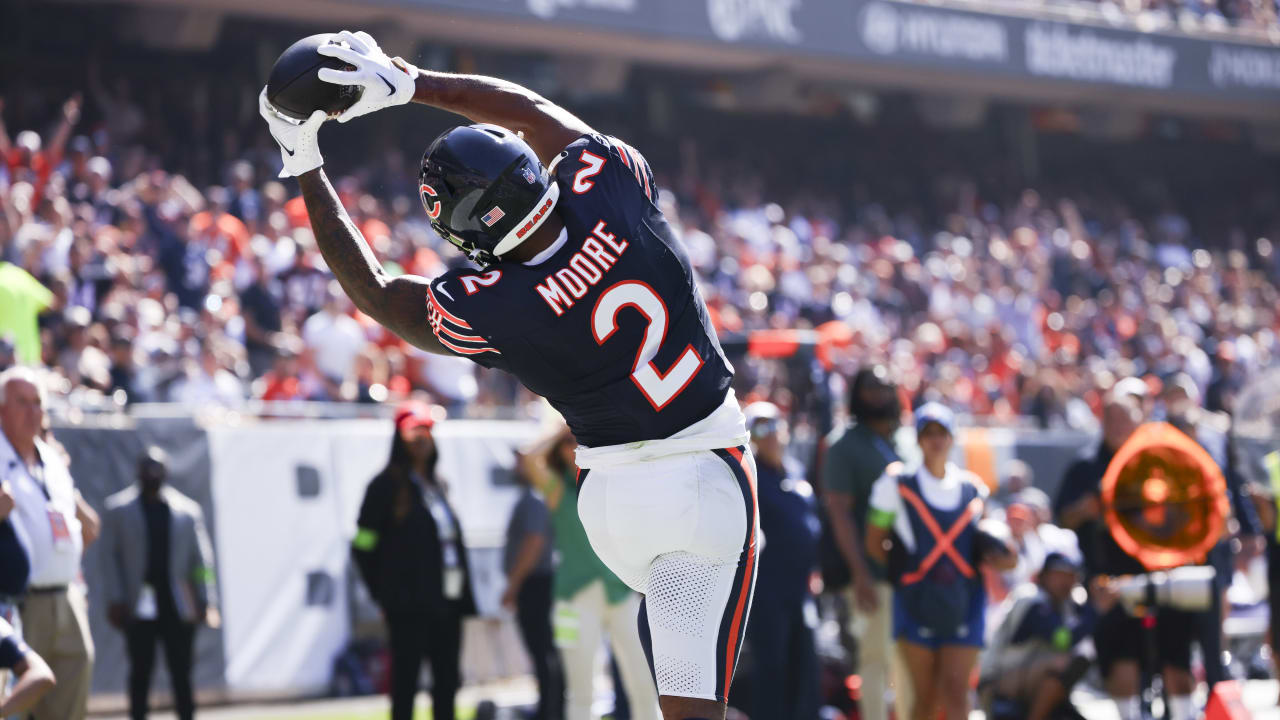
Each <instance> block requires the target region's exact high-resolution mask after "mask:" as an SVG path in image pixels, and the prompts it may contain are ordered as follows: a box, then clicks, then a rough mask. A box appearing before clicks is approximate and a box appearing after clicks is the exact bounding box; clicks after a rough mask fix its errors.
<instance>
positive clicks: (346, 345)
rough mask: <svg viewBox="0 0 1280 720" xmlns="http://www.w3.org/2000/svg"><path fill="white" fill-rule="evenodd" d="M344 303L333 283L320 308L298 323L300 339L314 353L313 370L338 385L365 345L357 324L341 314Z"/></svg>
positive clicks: (334, 282) (362, 334) (348, 373)
mask: <svg viewBox="0 0 1280 720" xmlns="http://www.w3.org/2000/svg"><path fill="white" fill-rule="evenodd" d="M347 302H348V301H347V300H346V298H345V297H343V296H342V294H341V291H340V289H339V288H338V281H336V280H334V281H332V282H331V283H330V287H329V291H328V294H327V297H326V299H325V304H324V307H323V308H321V310H320V312H317V313H316V314H314V315H312V316H311V317H309V318H307V320H306V322H304V323H302V339H303V340H304V341H305V342H306V343H307V347H309V348H311V349H313V350H314V351H315V354H316V355H315V357H316V368H317V369H319V370H320V372H322V373H324V376H325V377H327V378H329V380H331V381H333V382H334V383H338V384H341V383H342V381H343V380H345V379H346V378H347V376H348V375H350V374H351V369H352V365H353V364H354V363H355V360H356V355H359V354H360V350H361V349H362V348H363V347H364V346H365V343H366V342H367V340H366V339H365V336H364V331H363V330H362V329H361V328H360V323H358V322H356V321H355V319H354V318H352V317H351V316H350V315H347V314H346V313H345V312H344V310H345V308H344V305H346V304H347Z"/></svg>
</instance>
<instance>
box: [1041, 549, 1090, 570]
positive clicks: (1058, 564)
mask: <svg viewBox="0 0 1280 720" xmlns="http://www.w3.org/2000/svg"><path fill="white" fill-rule="evenodd" d="M1082 569H1083V568H1082V567H1081V563H1080V561H1079V559H1077V558H1075V557H1073V556H1071V555H1068V554H1066V553H1063V552H1059V551H1057V550H1055V551H1053V552H1051V553H1049V554H1048V555H1045V556H1044V567H1042V568H1040V572H1042V573H1047V572H1049V571H1050V570H1065V571H1067V572H1071V573H1079V572H1080V571H1081V570H1082Z"/></svg>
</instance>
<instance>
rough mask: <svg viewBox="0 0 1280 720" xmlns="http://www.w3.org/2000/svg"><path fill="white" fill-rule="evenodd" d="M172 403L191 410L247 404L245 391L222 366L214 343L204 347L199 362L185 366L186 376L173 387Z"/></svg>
mask: <svg viewBox="0 0 1280 720" xmlns="http://www.w3.org/2000/svg"><path fill="white" fill-rule="evenodd" d="M169 400H170V401H171V402H178V403H183V404H184V405H188V406H191V407H207V406H214V407H227V408H238V407H240V406H241V405H242V404H244V387H243V386H242V384H241V382H240V380H239V379H238V378H237V377H236V376H235V374H233V373H232V372H231V371H230V370H227V369H226V368H224V367H223V366H222V364H221V363H220V362H219V360H218V353H217V351H216V350H215V348H213V347H212V343H211V342H210V341H206V342H204V343H203V344H201V347H200V350H199V357H198V358H187V359H186V360H185V361H184V362H183V373H182V375H180V376H178V377H177V378H176V379H175V380H174V381H173V384H172V385H170V386H169Z"/></svg>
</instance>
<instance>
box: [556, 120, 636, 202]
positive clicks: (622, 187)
mask: <svg viewBox="0 0 1280 720" xmlns="http://www.w3.org/2000/svg"><path fill="white" fill-rule="evenodd" d="M556 163H557V164H556V170H555V173H556V176H557V178H558V179H559V180H560V182H561V183H562V184H564V186H565V187H567V188H568V189H570V190H571V191H572V192H574V193H577V194H578V195H585V194H587V193H588V192H591V191H592V190H594V189H596V187H597V186H598V185H599V184H600V183H603V184H604V186H605V188H606V192H607V193H609V194H611V195H614V196H615V198H619V199H634V200H636V201H637V202H646V203H647V202H652V203H657V201H658V184H657V182H656V181H655V180H654V177H653V169H652V168H651V167H650V166H649V161H648V160H646V159H645V157H644V156H643V155H641V154H640V151H639V150H636V149H635V148H633V147H631V146H630V145H628V144H627V143H625V142H623V141H621V140H619V139H618V138H615V137H612V136H609V135H596V134H592V135H583V136H582V137H580V138H578V139H577V140H575V141H574V142H573V143H571V144H570V145H569V146H568V147H567V148H565V150H564V152H563V153H562V154H561V157H560V158H559V159H557V161H556Z"/></svg>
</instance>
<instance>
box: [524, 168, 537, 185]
mask: <svg viewBox="0 0 1280 720" xmlns="http://www.w3.org/2000/svg"><path fill="white" fill-rule="evenodd" d="M520 172H521V174H523V175H524V179H525V182H528V183H529V184H530V185H532V184H534V183H536V182H538V176H537V175H534V174H533V170H532V169H531V168H529V167H528V166H525V167H523V168H520Z"/></svg>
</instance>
